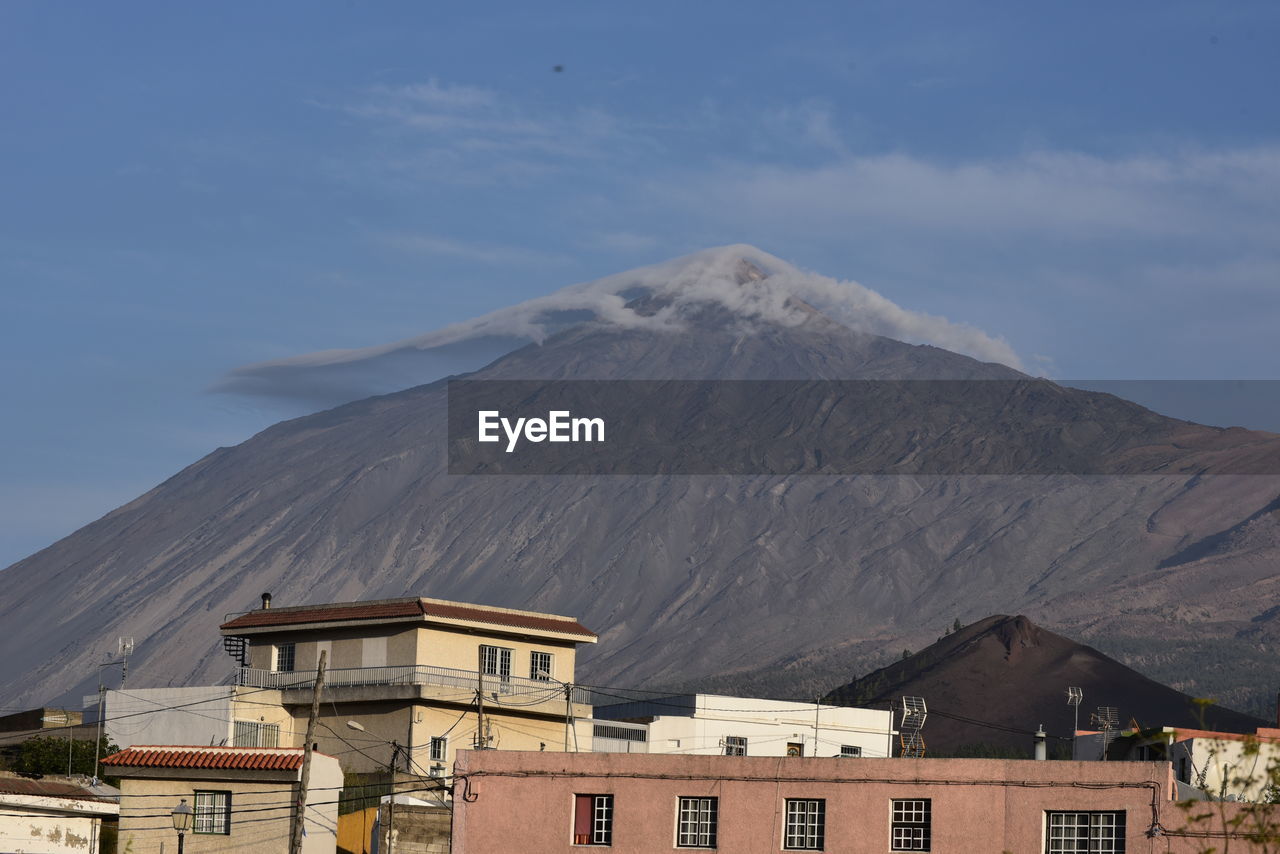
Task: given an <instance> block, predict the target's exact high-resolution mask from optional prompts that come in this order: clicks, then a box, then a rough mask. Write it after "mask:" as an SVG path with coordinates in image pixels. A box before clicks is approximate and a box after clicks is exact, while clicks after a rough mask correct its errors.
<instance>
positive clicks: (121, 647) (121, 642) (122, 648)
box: [116, 638, 133, 689]
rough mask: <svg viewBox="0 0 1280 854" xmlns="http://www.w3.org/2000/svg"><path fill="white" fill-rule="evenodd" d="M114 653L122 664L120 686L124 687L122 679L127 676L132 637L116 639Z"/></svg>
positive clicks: (131, 653) (131, 650) (131, 651)
mask: <svg viewBox="0 0 1280 854" xmlns="http://www.w3.org/2000/svg"><path fill="white" fill-rule="evenodd" d="M116 654H117V655H119V656H120V659H121V661H123V662H124V665H123V666H122V667H121V668H120V687H121V689H123V688H124V680H125V679H126V678H127V677H128V676H129V656H131V655H133V638H120V639H118V640H117V641H116Z"/></svg>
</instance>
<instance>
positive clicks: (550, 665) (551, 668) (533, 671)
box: [529, 649, 556, 682]
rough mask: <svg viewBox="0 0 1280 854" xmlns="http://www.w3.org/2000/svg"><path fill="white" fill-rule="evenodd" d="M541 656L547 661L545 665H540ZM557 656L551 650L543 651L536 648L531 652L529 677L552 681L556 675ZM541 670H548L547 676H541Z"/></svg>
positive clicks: (541, 680)
mask: <svg viewBox="0 0 1280 854" xmlns="http://www.w3.org/2000/svg"><path fill="white" fill-rule="evenodd" d="M539 658H541V659H542V660H543V661H545V662H546V665H545V666H540V665H539V661H538V660H539ZM555 668H556V657H555V656H554V655H552V654H551V653H549V652H543V651H542V650H540V649H535V650H533V651H532V652H530V653H529V678H530V679H536V680H538V681H539V682H550V681H551V679H552V677H554V676H555V675H556V669H555ZM539 671H546V674H547V675H546V676H540V675H539Z"/></svg>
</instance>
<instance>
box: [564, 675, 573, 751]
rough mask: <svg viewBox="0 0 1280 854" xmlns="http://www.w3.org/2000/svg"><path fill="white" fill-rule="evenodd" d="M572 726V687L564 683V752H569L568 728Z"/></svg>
mask: <svg viewBox="0 0 1280 854" xmlns="http://www.w3.org/2000/svg"><path fill="white" fill-rule="evenodd" d="M572 726H573V686H572V685H570V684H569V683H568V682H566V683H564V752H565V753H568V752H569V728H570V727H572Z"/></svg>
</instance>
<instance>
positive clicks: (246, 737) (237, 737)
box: [231, 721, 280, 747]
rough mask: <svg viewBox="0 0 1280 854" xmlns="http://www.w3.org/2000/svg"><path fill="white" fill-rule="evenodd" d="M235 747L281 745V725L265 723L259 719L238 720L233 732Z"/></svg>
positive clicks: (232, 738)
mask: <svg viewBox="0 0 1280 854" xmlns="http://www.w3.org/2000/svg"><path fill="white" fill-rule="evenodd" d="M231 745H232V746H233V747H278V746H279V745H280V725H279V724H264V723H259V722H258V721H236V722H235V730H234V731H233V732H232V734H231Z"/></svg>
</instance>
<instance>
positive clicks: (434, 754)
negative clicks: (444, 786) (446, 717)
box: [430, 735, 449, 762]
mask: <svg viewBox="0 0 1280 854" xmlns="http://www.w3.org/2000/svg"><path fill="white" fill-rule="evenodd" d="M448 751H449V737H448V736H445V735H433V736H431V746H430V756H431V761H432V762H443V761H444V758H445V756H446V755H447V753H448Z"/></svg>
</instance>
